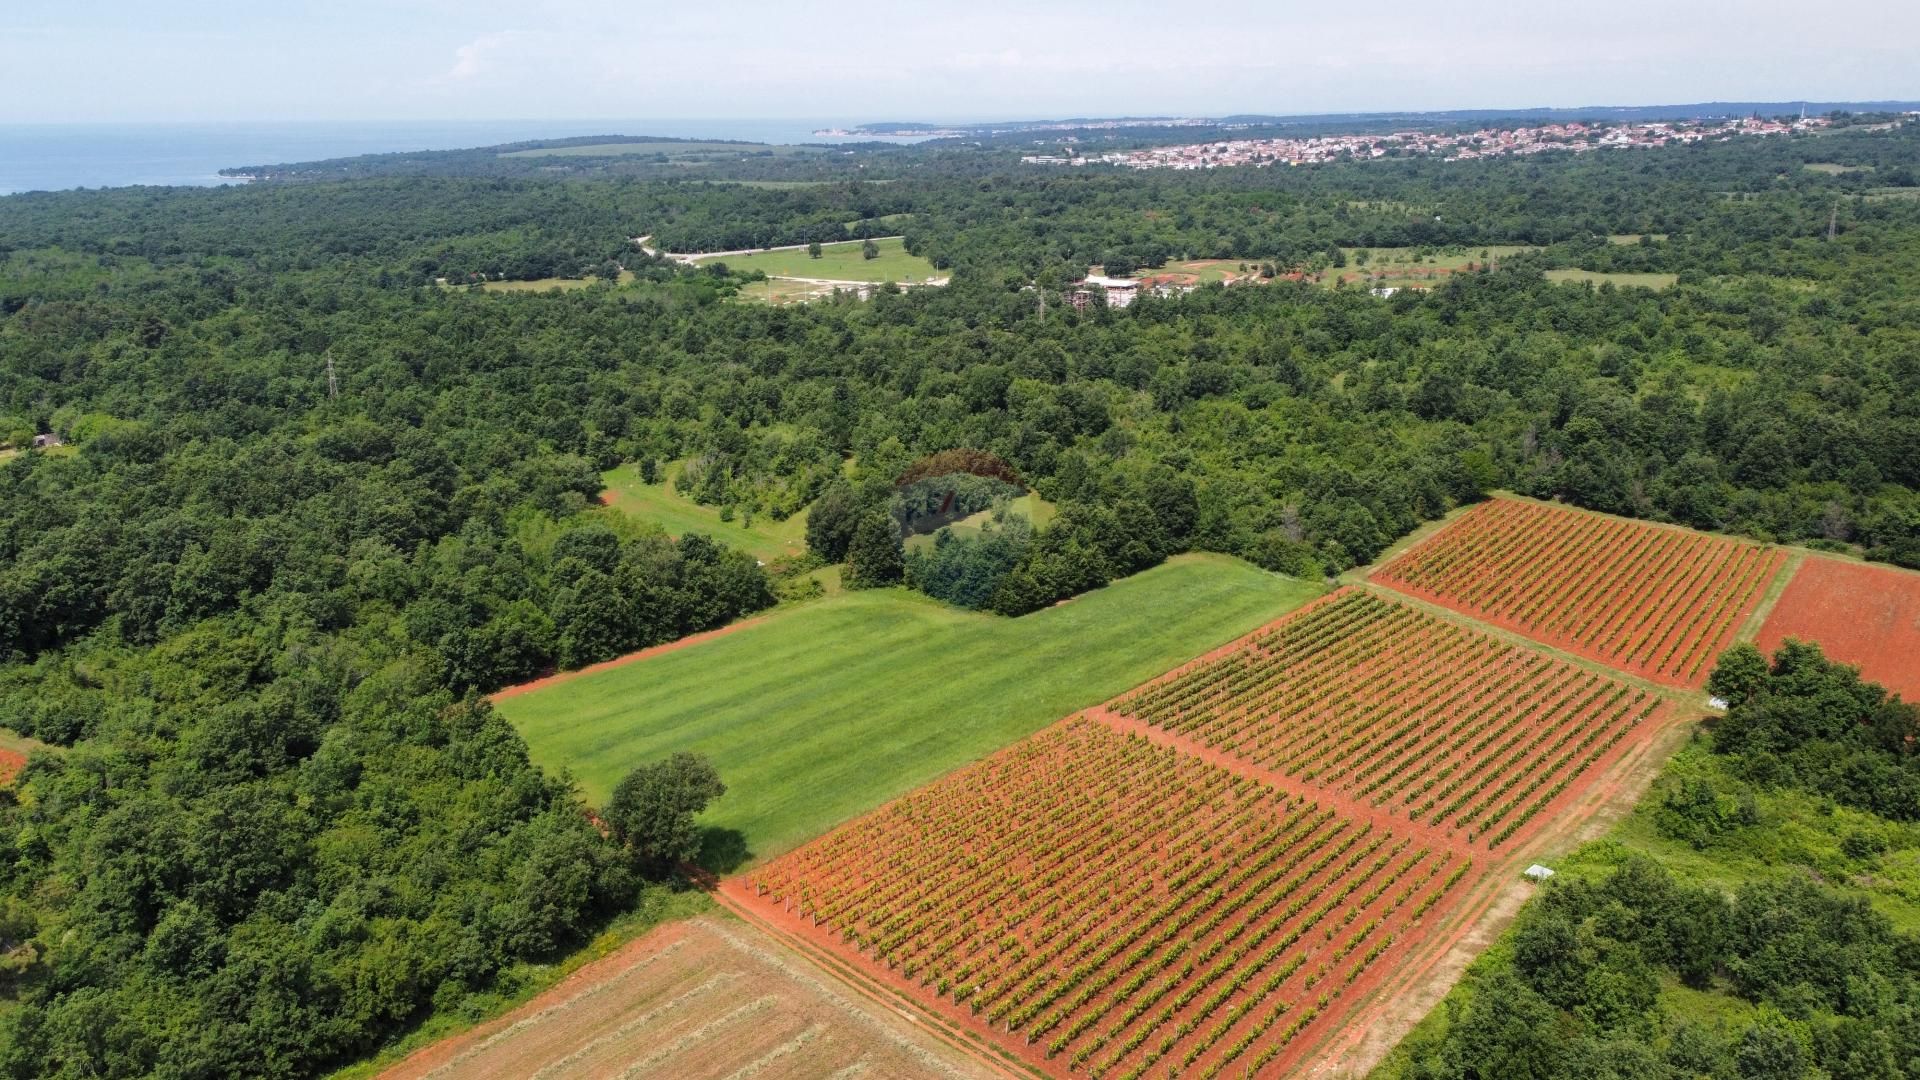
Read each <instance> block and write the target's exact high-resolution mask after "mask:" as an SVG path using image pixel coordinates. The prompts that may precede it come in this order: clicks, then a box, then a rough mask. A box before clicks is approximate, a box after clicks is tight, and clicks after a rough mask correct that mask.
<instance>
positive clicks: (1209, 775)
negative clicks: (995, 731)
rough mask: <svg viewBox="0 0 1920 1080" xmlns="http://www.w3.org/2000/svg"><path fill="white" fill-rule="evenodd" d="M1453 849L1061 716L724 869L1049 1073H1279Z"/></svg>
mask: <svg viewBox="0 0 1920 1080" xmlns="http://www.w3.org/2000/svg"><path fill="white" fill-rule="evenodd" d="M1471 866H1472V862H1471V860H1470V859H1469V857H1468V856H1467V854H1466V853H1465V852H1464V851H1463V850H1461V849H1459V848H1457V847H1454V846H1450V845H1447V844H1443V843H1436V842H1434V841H1433V840H1432V839H1430V838H1424V837H1420V836H1416V835H1413V834H1412V833H1410V832H1404V831H1401V830H1397V829H1395V828H1393V827H1391V826H1383V825H1380V824H1377V823H1373V822H1366V821H1360V820H1356V819H1354V818H1352V817H1350V816H1348V815H1346V814H1343V813H1341V812H1340V811H1339V810H1338V809H1336V808H1334V807H1332V806H1330V805H1327V804H1326V803H1325V801H1324V800H1319V799H1316V798H1314V797H1311V796H1308V795H1304V794H1301V793H1298V792H1289V791H1287V790H1284V789H1281V788H1277V787H1275V786H1273V785H1270V784H1268V783H1265V782H1263V781H1261V780H1259V779H1256V778H1253V777H1251V776H1247V775H1242V774H1237V773H1235V772H1232V771H1230V770H1228V769H1225V768H1221V767H1219V766H1217V765H1214V764H1210V763H1208V762H1206V761H1202V760H1201V759H1199V758H1197V757H1195V756H1193V755H1190V754H1186V753H1183V752H1181V751H1179V750H1176V749H1173V748H1170V747H1167V746H1162V745H1159V744H1158V743H1156V742H1154V741H1152V740H1149V739H1146V738H1142V737H1139V736H1137V735H1129V734H1123V733H1121V732H1120V731H1119V730H1117V729H1115V728H1114V727H1113V726H1111V725H1110V724H1108V723H1106V722H1103V721H1101V720H1098V719H1094V718H1092V717H1088V716H1079V717H1074V718H1071V719H1069V720H1066V721H1063V722H1061V723H1060V724H1057V725H1055V726H1053V727H1050V728H1048V729H1047V730H1045V731H1043V732H1041V733H1040V734H1038V735H1036V736H1034V737H1032V738H1030V739H1027V740H1025V741H1023V742H1020V743H1017V744H1015V745H1014V746H1012V747H1010V748H1008V749H1007V750H1005V751H1002V752H1001V753H999V754H996V755H994V756H993V757H991V758H989V759H987V760H986V761H983V762H980V763H979V764H977V765H974V766H972V767H969V768H967V769H964V770H962V771H961V772H958V773H955V774H953V775H952V776H949V777H948V778H946V779H944V780H942V781H940V782H938V783H936V784H933V785H931V786H929V787H926V788H923V789H921V790H920V791H917V792H914V793H913V794H911V795H909V796H907V797H905V798H903V799H900V800H898V801H896V802H894V803H891V804H889V805H887V806H886V807H884V808H882V809H881V810H878V811H876V812H874V813H873V814H870V815H868V816H867V817H864V818H862V819H860V820H858V821H856V822H853V823H852V824H850V825H847V826H845V827H844V828H841V829H838V830H836V831H834V832H832V833H830V834H828V835H827V836H825V837H823V838H821V839H820V840H819V841H817V842H815V843H813V844H810V845H808V846H806V847H804V848H801V849H800V850H798V851H795V852H793V853H791V854H789V855H788V856H786V857H785V858H783V859H780V860H778V861H776V862H774V863H772V864H771V865H769V866H767V867H764V868H762V869H761V870H758V871H755V872H753V873H751V874H749V875H746V876H744V877H741V878H735V879H733V880H731V881H729V882H727V883H726V884H725V885H724V886H723V890H724V895H725V898H726V899H728V900H729V902H731V903H732V904H734V905H736V906H738V907H742V908H744V909H746V910H747V911H748V912H749V913H750V914H751V915H752V916H753V917H755V918H757V919H761V920H764V921H767V922H769V923H771V924H772V925H774V926H775V927H777V928H779V929H781V930H783V931H785V932H787V933H789V934H792V935H795V936H797V937H798V938H800V939H801V940H803V941H805V942H807V943H808V944H810V945H812V946H813V947H815V948H818V949H823V950H825V951H827V952H829V953H831V954H832V955H833V956H835V957H836V958H838V959H840V960H841V961H843V962H846V963H848V964H850V965H852V966H854V967H856V968H858V969H859V970H860V972H861V973H862V974H863V975H865V976H866V977H867V978H868V979H870V980H873V981H875V982H877V983H879V984H880V985H882V986H884V987H886V988H888V989H890V990H893V991H895V992H901V993H905V994H906V995H908V996H910V997H912V998H913V999H914V1000H916V1001H917V1002H918V1003H919V1004H920V1005H921V1006H922V1007H924V1008H926V1009H927V1010H928V1011H930V1012H932V1013H933V1014H935V1015H936V1016H938V1017H939V1018H941V1019H943V1020H945V1021H947V1022H949V1023H953V1024H957V1025H960V1026H963V1027H965V1028H968V1029H970V1031H971V1032H972V1033H973V1034H975V1035H977V1036H982V1037H985V1038H987V1039H990V1040H992V1042H993V1043H995V1044H996V1045H997V1046H998V1047H999V1048H1000V1049H1001V1050H1002V1051H1004V1052H1007V1053H1011V1054H1014V1055H1017V1056H1018V1057H1020V1058H1021V1059H1022V1060H1024V1061H1026V1062H1027V1063H1028V1064H1029V1065H1031V1066H1033V1067H1035V1068H1037V1069H1041V1070H1043V1071H1045V1072H1047V1073H1049V1074H1051V1075H1054V1076H1059V1077H1067V1076H1091V1077H1109V1078H1118V1077H1127V1078H1138V1077H1143V1076H1146V1075H1149V1074H1151V1075H1153V1076H1156V1077H1157V1076H1160V1075H1162V1074H1163V1073H1166V1074H1174V1073H1178V1074H1179V1075H1185V1076H1199V1077H1214V1076H1219V1075H1228V1076H1234V1077H1238V1076H1240V1075H1242V1073H1243V1072H1247V1073H1257V1074H1260V1075H1280V1074H1281V1070H1284V1069H1286V1068H1287V1067H1288V1066H1289V1065H1290V1064H1291V1063H1293V1062H1294V1061H1295V1060H1296V1059H1297V1058H1298V1057H1299V1055H1300V1054H1301V1053H1302V1052H1303V1051H1304V1049H1305V1047H1306V1046H1308V1045H1309V1041H1310V1040H1311V1039H1313V1038H1315V1037H1317V1036H1318V1035H1319V1034H1320V1033H1322V1032H1324V1031H1325V1030H1327V1029H1328V1028H1329V1026H1330V1025H1331V1024H1333V1023H1335V1022H1336V1021H1337V1018H1338V1016H1339V1015H1340V1014H1341V1013H1342V1012H1343V1011H1344V1010H1345V1008H1346V1005H1347V1003H1348V1002H1350V1001H1351V1000H1353V999H1355V998H1358V997H1359V996H1361V995H1362V994H1364V993H1365V992H1366V991H1367V990H1368V989H1369V987H1370V986H1371V985H1372V984H1373V983H1375V982H1376V981H1377V980H1378V979H1380V978H1381V977H1383V976H1384V975H1385V974H1386V973H1387V972H1388V971H1390V970H1391V969H1392V968H1393V967H1394V965H1395V964H1396V962H1397V960H1398V959H1399V957H1400V956H1401V954H1404V953H1405V952H1407V951H1408V948H1409V939H1412V938H1415V937H1417V936H1418V934H1419V930H1418V928H1419V926H1420V925H1421V924H1422V921H1423V920H1424V919H1428V918H1432V917H1437V915H1436V913H1434V908H1435V907H1436V906H1438V905H1442V904H1445V903H1447V902H1449V901H1450V900H1451V899H1453V898H1454V897H1457V896H1458V895H1459V894H1460V893H1461V892H1463V891H1464V890H1462V889H1460V888H1459V886H1460V883H1461V881H1462V879H1463V878H1464V877H1466V876H1467V873H1468V871H1469V868H1470V867H1471Z"/></svg>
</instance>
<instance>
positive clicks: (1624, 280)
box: [1547, 270, 1680, 289]
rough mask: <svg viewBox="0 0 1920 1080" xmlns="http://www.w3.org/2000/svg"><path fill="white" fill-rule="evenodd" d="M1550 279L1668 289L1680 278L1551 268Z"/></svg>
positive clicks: (1664, 275)
mask: <svg viewBox="0 0 1920 1080" xmlns="http://www.w3.org/2000/svg"><path fill="white" fill-rule="evenodd" d="M1547 280H1548V281H1560V282H1566V281H1591V282H1593V283H1594V284H1595V285H1599V284H1602V283H1604V282H1609V281H1610V282H1612V283H1613V284H1614V285H1616V286H1620V287H1622V288H1636V289H1668V288H1672V287H1673V283H1674V282H1676V281H1678V280H1680V278H1679V275H1677V274H1604V273H1601V272H1599V271H1597V270H1549V271H1547Z"/></svg>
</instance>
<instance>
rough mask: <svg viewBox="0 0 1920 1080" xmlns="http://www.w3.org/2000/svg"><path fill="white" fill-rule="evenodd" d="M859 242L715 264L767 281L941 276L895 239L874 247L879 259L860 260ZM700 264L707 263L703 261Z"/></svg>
mask: <svg viewBox="0 0 1920 1080" xmlns="http://www.w3.org/2000/svg"><path fill="white" fill-rule="evenodd" d="M860 243H861V242H860V241H858V240H848V241H846V242H844V243H839V244H822V245H821V247H820V257H819V258H817V259H816V258H813V257H811V256H809V255H808V254H807V251H806V249H805V248H793V249H791V250H787V251H756V252H754V253H752V254H750V255H727V256H722V257H719V258H718V261H720V262H724V263H726V264H727V267H728V269H731V270H759V271H761V272H762V273H765V274H766V275H767V276H768V277H802V278H831V279H833V280H835V281H925V280H927V279H928V278H932V277H941V276H943V275H942V274H941V273H940V272H939V271H938V270H935V269H934V268H933V264H932V263H930V262H928V261H927V260H925V259H922V258H920V257H919V256H917V255H909V254H907V249H906V245H905V244H904V243H903V242H902V241H901V239H900V238H899V237H897V236H892V237H888V238H886V239H884V240H876V241H874V243H875V244H876V245H877V246H878V247H879V248H880V255H879V257H878V258H874V259H863V258H861V257H860ZM701 261H702V262H705V261H707V260H706V259H704V258H703V259H702V260H701Z"/></svg>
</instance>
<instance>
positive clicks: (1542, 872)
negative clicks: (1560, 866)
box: [1524, 863, 1553, 881]
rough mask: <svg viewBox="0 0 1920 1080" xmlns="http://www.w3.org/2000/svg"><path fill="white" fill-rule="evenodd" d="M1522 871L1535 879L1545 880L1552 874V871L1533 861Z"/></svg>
mask: <svg viewBox="0 0 1920 1080" xmlns="http://www.w3.org/2000/svg"><path fill="white" fill-rule="evenodd" d="M1524 872H1525V873H1526V875H1527V876H1528V877H1530V878H1532V879H1533V880H1535V881H1545V880H1547V879H1548V878H1550V877H1552V876H1553V871H1551V870H1549V869H1547V868H1546V867H1544V866H1541V865H1540V864H1539V863H1534V864H1533V865H1532V866H1529V867H1527V869H1526V870H1525V871H1524Z"/></svg>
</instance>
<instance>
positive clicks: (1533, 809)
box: [1109, 589, 1661, 848]
mask: <svg viewBox="0 0 1920 1080" xmlns="http://www.w3.org/2000/svg"><path fill="white" fill-rule="evenodd" d="M1109 709H1110V711H1111V712H1113V713H1114V714H1116V715H1118V716H1121V717H1125V718H1127V719H1130V720H1136V721H1140V722H1142V723H1145V724H1149V725H1152V726H1153V727H1156V728H1159V729H1161V730H1164V731H1167V732H1170V733H1172V734H1174V735H1177V736H1179V737H1181V738H1184V739H1187V740H1190V741H1192V742H1193V743H1196V744H1200V745H1203V746H1205V747H1207V748H1209V749H1212V750H1215V751H1219V752H1221V753H1224V754H1226V755H1229V756H1231V757H1232V758H1234V759H1237V760H1238V761H1241V762H1244V763H1245V764H1246V765H1249V766H1252V767H1254V768H1256V769H1259V770H1262V771H1263V772H1268V773H1272V774H1275V775H1276V776H1279V777H1285V778H1287V779H1288V780H1292V781H1296V782H1298V783H1299V784H1302V785H1312V786H1313V787H1315V788H1318V789H1320V790H1323V791H1325V792H1326V793H1327V794H1328V795H1329V796H1335V797H1341V798H1345V799H1350V800H1353V801H1354V802H1356V803H1357V804H1359V806H1358V807H1356V808H1355V811H1354V812H1356V813H1378V814H1383V815H1385V816H1387V818H1388V819H1389V820H1390V821H1391V819H1396V818H1398V819H1404V820H1405V821H1406V822H1412V823H1417V824H1419V825H1422V826H1424V827H1425V828H1427V829H1432V830H1439V831H1441V835H1442V836H1443V837H1444V838H1446V839H1449V840H1451V839H1455V838H1456V837H1464V838H1465V840H1466V841H1467V842H1469V843H1473V844H1476V845H1477V846H1479V847H1482V848H1492V847H1497V846H1499V845H1500V844H1503V843H1505V842H1507V841H1509V840H1511V839H1513V838H1515V837H1516V836H1520V835H1521V834H1522V833H1523V832H1524V831H1526V830H1527V829H1528V827H1529V825H1530V824H1533V823H1534V822H1535V819H1536V818H1539V817H1540V815H1541V814H1542V812H1543V811H1546V810H1548V809H1549V808H1550V807H1551V806H1553V805H1554V803H1555V800H1562V801H1564V800H1565V799H1567V798H1571V797H1572V795H1573V792H1572V791H1571V790H1570V789H1573V788H1575V785H1576V784H1578V783H1580V780H1581V777H1583V776H1584V775H1586V774H1587V773H1588V772H1589V770H1592V769H1593V768H1594V767H1595V766H1596V765H1599V764H1600V763H1601V762H1602V761H1603V760H1604V759H1606V758H1607V757H1608V756H1609V755H1610V754H1612V753H1614V752H1615V751H1616V749H1617V748H1619V747H1620V746H1621V744H1622V743H1623V742H1624V741H1626V740H1628V739H1630V738H1633V737H1635V736H1636V735H1640V736H1642V737H1644V736H1645V734H1646V733H1647V732H1649V731H1651V730H1653V729H1654V727H1655V726H1656V725H1654V724H1653V723H1651V721H1653V720H1655V719H1656V714H1659V713H1660V712H1661V701H1660V699H1659V698H1658V697H1656V696H1655V695H1653V694H1651V693H1649V692H1648V691H1645V690H1640V689H1636V688H1634V687H1632V686H1629V685H1628V684H1626V683H1624V682H1621V681H1619V680H1616V679H1611V678H1607V677H1606V676H1603V675H1599V674H1595V673H1594V672H1591V671H1588V670H1586V669H1584V668H1581V667H1577V666H1575V665H1573V664H1571V663H1567V662H1564V661H1559V660H1554V659H1552V658H1550V657H1548V656H1546V655H1544V654H1541V653H1538V652H1535V651H1533V650H1531V649H1527V648H1523V647H1521V646H1518V645H1512V644H1509V643H1507V642H1505V641H1502V640H1500V639H1499V638H1496V637H1494V636H1492V635H1490V634H1486V633H1482V632H1480V631H1477V630H1469V629H1467V628H1465V627H1463V626H1461V625H1459V624H1456V623H1453V622H1450V621H1448V620H1446V619H1443V618H1440V617H1438V616H1435V615H1430V614H1428V613H1426V612H1423V611H1420V610H1418V609H1416V608H1415V607H1413V606H1412V605H1410V604H1405V603H1400V602H1397V601H1393V600H1388V599H1385V598H1383V597H1380V596H1376V595H1374V594H1373V593H1370V592H1367V591H1365V590H1360V589H1347V590H1343V591H1341V592H1338V593H1335V594H1333V595H1332V596H1329V597H1327V598H1325V599H1324V600H1321V601H1318V602H1316V603H1314V604H1313V605H1310V606H1309V607H1307V608H1304V609H1302V610H1301V611H1300V612H1298V613H1296V614H1295V615H1294V616H1292V617H1290V618H1286V619H1282V620H1280V621H1279V622H1278V623H1275V624H1274V625H1272V626H1270V627H1268V628H1266V629H1264V630H1261V631H1258V632H1256V633H1255V634H1253V635H1251V636H1250V637H1248V638H1246V639H1244V640H1242V641H1241V642H1240V643H1238V644H1237V645H1236V646H1234V647H1232V648H1230V649H1228V650H1226V651H1224V652H1221V653H1216V654H1214V655H1212V656H1210V657H1208V658H1205V659H1203V660H1201V661H1199V662H1197V663H1194V664H1191V665H1188V666H1187V667H1185V668H1182V669H1180V670H1178V671H1175V672H1173V673H1172V674H1170V675H1168V676H1166V677H1164V678H1162V679H1160V680H1158V681H1155V682H1153V683H1150V684H1148V685H1147V686H1145V687H1142V688H1141V689H1139V690H1137V691H1135V692H1133V693H1131V694H1128V695H1127V696H1125V697H1123V698H1121V699H1120V700H1119V701H1117V702H1115V703H1114V704H1113V705H1111V706H1109Z"/></svg>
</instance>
